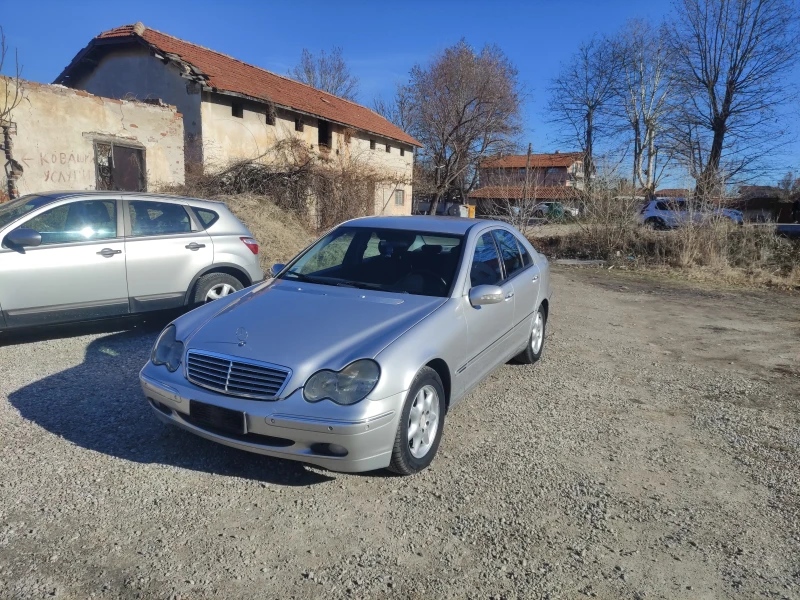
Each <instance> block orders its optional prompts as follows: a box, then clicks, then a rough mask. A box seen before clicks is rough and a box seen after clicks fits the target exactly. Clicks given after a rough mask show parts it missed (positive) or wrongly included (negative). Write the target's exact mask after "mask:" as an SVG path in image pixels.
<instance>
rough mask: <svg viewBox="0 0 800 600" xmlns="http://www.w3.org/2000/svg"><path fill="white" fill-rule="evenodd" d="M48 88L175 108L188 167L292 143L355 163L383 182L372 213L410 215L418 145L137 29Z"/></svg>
mask: <svg viewBox="0 0 800 600" xmlns="http://www.w3.org/2000/svg"><path fill="white" fill-rule="evenodd" d="M55 83H57V84H61V85H64V86H67V87H71V88H75V89H77V90H84V91H86V92H89V93H91V94H96V95H98V96H105V97H109V98H118V99H122V98H136V99H139V100H146V101H155V100H156V99H158V100H161V101H163V102H165V103H167V104H170V105H174V106H175V107H177V109H178V111H179V112H180V113H181V115H182V117H183V124H184V132H185V144H184V154H185V163H186V168H187V169H190V168H202V169H204V170H206V171H209V170H211V171H213V170H216V169H220V168H223V167H225V166H227V165H228V164H230V163H232V162H236V161H241V160H267V157H268V155H269V149H270V148H272V147H274V145H275V144H276V143H277V142H279V141H280V140H284V139H287V138H289V137H293V138H296V139H299V140H302V141H303V142H304V143H305V145H306V147H307V148H308V149H309V150H310V151H312V152H314V153H316V155H317V156H318V157H321V158H325V159H329V160H333V159H334V158H335V157H342V156H350V157H355V156H357V157H358V160H359V161H361V163H362V164H365V165H369V166H370V167H372V168H373V169H374V170H375V171H376V172H380V173H385V175H386V180H387V183H386V184H385V185H376V189H375V212H376V213H378V214H410V212H411V193H412V189H411V180H412V173H413V165H414V151H415V149H416V148H417V147H419V146H420V143H419V142H418V141H417V140H415V139H414V138H413V137H411V136H410V135H408V134H407V133H405V132H404V131H403V130H401V129H400V128H399V127H397V126H395V125H394V124H392V123H391V122H389V121H388V120H387V119H385V118H384V117H382V116H380V115H379V114H378V113H376V112H374V111H372V110H370V109H369V108H367V107H365V106H361V105H359V104H357V103H355V102H351V101H349V100H345V99H343V98H339V97H337V96H334V95H333V94H329V93H327V92H323V91H321V90H318V89H315V88H313V87H310V86H308V85H305V84H302V83H299V82H297V81H294V80H292V79H289V78H288V77H283V76H281V75H277V74H275V73H272V72H270V71H267V70H265V69H261V68H260V67H256V66H254V65H250V64H247V63H245V62H242V61H240V60H237V59H235V58H233V57H231V56H228V55H226V54H222V53H220V52H216V51H214V50H211V49H209V48H206V47H204V46H200V45H197V44H194V43H191V42H188V41H185V40H181V39H178V38H176V37H173V36H171V35H168V34H166V33H162V32H160V31H156V30H155V29H151V28H149V27H146V26H144V25H143V24H142V23H136V24H135V25H124V26H122V27H117V28H115V29H111V30H109V31H105V32H103V33H101V34H99V35H98V36H97V37H95V38H93V39H92V40H90V42H89V44H88V45H87V46H86V47H85V48H83V49H82V50H81V51H80V52H78V54H77V55H76V56H75V57H74V58H73V59H72V62H70V64H69V65H68V66H67V67H66V68H65V69H64V71H63V72H62V73H61V74H60V75H59V76H58V77H57V78H56V81H55ZM121 120H122V122H123V123H124V122H125V115H124V113H123V114H122V115H121ZM130 127H135V125H132V126H130ZM398 181H400V182H401V183H398Z"/></svg>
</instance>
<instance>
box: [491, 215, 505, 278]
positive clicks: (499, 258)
mask: <svg viewBox="0 0 800 600" xmlns="http://www.w3.org/2000/svg"><path fill="white" fill-rule="evenodd" d="M495 231H500V228H499V227H493V228H492V229H490V230H489V234H490V235H491V237H492V242H494V250H495V252H497V262H498V263H499V265H500V274H501V277H502V279H501V280H500V285H503V284H504V283H505V282H506V281H508V273H506V261H504V260H503V250H502V249H501V248H500V245H499V244H498V243H497V238H496V237H495V235H494V232H495Z"/></svg>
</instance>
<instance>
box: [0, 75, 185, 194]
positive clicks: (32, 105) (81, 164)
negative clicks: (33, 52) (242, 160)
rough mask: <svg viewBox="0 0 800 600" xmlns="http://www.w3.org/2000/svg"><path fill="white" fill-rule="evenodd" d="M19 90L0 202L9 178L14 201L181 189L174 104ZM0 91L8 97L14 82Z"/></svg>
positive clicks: (41, 87)
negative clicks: (57, 193) (67, 193)
mask: <svg viewBox="0 0 800 600" xmlns="http://www.w3.org/2000/svg"><path fill="white" fill-rule="evenodd" d="M19 87H20V93H21V96H22V101H21V102H20V103H19V104H18V105H17V106H16V107H15V108H14V109H13V110H12V112H11V115H10V121H11V126H10V128H9V137H10V142H11V143H10V148H9V151H10V154H11V158H10V160H8V161H7V163H8V164H7V165H6V169H5V173H3V174H2V175H0V178H2V179H3V180H4V181H3V186H2V194H0V198H3V199H7V198H6V197H7V196H8V195H9V194H8V188H9V185H8V184H9V181H8V177H9V176H10V177H11V182H10V183H11V187H12V188H14V190H15V192H16V193H17V194H19V195H24V194H29V193H34V192H45V191H51V190H95V189H97V190H126V191H146V190H147V189H148V187H153V186H157V185H180V184H183V182H184V174H185V170H184V162H183V158H184V156H183V138H184V136H183V118H182V116H181V114H180V113H179V112H178V111H177V110H176V109H175V107H174V106H169V105H166V104H163V103H161V102H139V101H136V100H118V99H113V98H102V97H99V96H94V95H92V94H89V93H87V92H84V91H80V90H72V89H69V88H66V87H63V86H60V85H46V84H41V83H34V82H31V81H24V80H20V81H19ZM0 89H2V90H8V93H9V94H11V95H13V94H14V93H15V90H16V80H14V79H9V78H4V81H3V82H2V85H0Z"/></svg>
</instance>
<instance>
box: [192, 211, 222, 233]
mask: <svg viewBox="0 0 800 600" xmlns="http://www.w3.org/2000/svg"><path fill="white" fill-rule="evenodd" d="M192 208H194V212H195V213H197V218H198V219H200V222H201V223H202V224H203V227H205V228H206V229H208V228H209V227H211V226H212V225H213V224H214V223H216V222H217V221H218V220H219V215H218V214H217V213H215V212H214V211H213V210H208V209H207V208H197V207H196V206H193V207H192Z"/></svg>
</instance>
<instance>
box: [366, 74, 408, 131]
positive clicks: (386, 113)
mask: <svg viewBox="0 0 800 600" xmlns="http://www.w3.org/2000/svg"><path fill="white" fill-rule="evenodd" d="M372 109H373V110H374V111H375V112H376V113H378V114H379V115H381V116H382V117H384V118H385V119H387V120H389V121H391V122H392V123H394V124H395V125H397V126H398V127H399V128H400V129H402V130H403V131H408V130H409V129H410V127H411V90H410V89H409V88H408V86H405V85H398V86H397V89H396V90H395V94H394V97H392V98H390V99H388V100H387V99H386V98H384V97H383V96H378V97H377V98H375V100H373V101H372Z"/></svg>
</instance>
